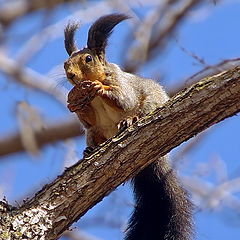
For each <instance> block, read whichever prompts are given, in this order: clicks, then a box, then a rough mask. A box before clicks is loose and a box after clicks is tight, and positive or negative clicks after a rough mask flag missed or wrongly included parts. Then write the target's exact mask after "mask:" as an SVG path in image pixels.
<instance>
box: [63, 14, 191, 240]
mask: <svg viewBox="0 0 240 240" xmlns="http://www.w3.org/2000/svg"><path fill="white" fill-rule="evenodd" d="M128 18H129V17H128V16H126V15H124V14H110V15H106V16H103V17H101V18H99V19H98V20H97V21H96V22H95V23H94V24H93V25H92V26H91V28H90V29H89V32H88V41H87V47H85V48H83V49H82V50H79V49H78V48H77V46H76V43H75V40H74V34H75V32H76V30H77V28H78V24H76V23H69V24H68V25H67V27H66V28H65V48H66V51H67V53H68V54H69V56H70V57H69V59H68V60H67V61H66V62H65V63H64V68H65V71H66V76H67V78H68V80H69V81H70V83H71V84H72V85H73V86H74V87H73V89H72V90H71V91H70V92H69V95H68V108H69V110H70V111H71V112H75V113H76V114H77V116H78V118H79V120H80V121H81V123H82V124H83V125H84V127H85V128H86V135H87V146H88V149H89V148H95V147H97V146H98V145H99V144H101V143H103V142H104V141H106V140H107V139H109V138H111V137H113V136H114V135H115V134H117V133H118V131H119V129H124V128H126V127H128V126H129V125H131V124H133V123H134V122H135V121H137V120H138V119H139V118H141V117H143V116H146V115H147V114H148V113H150V112H152V111H153V110H155V109H156V108H158V107H160V106H162V105H163V104H164V103H165V102H166V101H167V100H168V96H167V94H166V93H165V91H164V90H163V88H162V87H161V86H160V85H159V84H158V83H156V82H154V81H153V80H151V79H145V78H142V77H139V76H136V75H133V74H130V73H126V72H124V71H122V70H121V69H120V68H119V67H118V66H117V65H116V64H113V63H109V62H107V60H106V58H105V48H106V46H107V40H108V38H109V36H110V35H111V33H112V31H113V28H114V27H115V26H116V25H117V24H118V23H120V22H121V21H123V20H126V19H128ZM132 182H133V188H134V195H135V200H136V204H135V209H134V212H133V214H132V216H131V219H130V221H129V226H128V228H127V232H126V237H125V239H126V240H190V239H191V236H192V205H191V203H190V201H189V199H188V196H187V194H186V192H185V190H184V189H183V188H182V187H181V186H180V184H179V183H178V180H177V178H176V176H175V173H174V171H173V170H172V169H171V168H170V166H169V164H168V160H167V157H166V156H165V157H163V158H162V159H161V161H159V162H154V163H152V164H150V165H149V166H148V167H146V168H145V169H144V170H142V171H141V172H140V173H139V174H137V176H135V177H134V178H133V179H132Z"/></svg>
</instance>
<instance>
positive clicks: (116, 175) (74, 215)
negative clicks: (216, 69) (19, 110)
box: [0, 67, 240, 240]
mask: <svg viewBox="0 0 240 240" xmlns="http://www.w3.org/2000/svg"><path fill="white" fill-rule="evenodd" d="M239 96H240V67H237V68H234V69H232V70H229V71H226V72H223V73H221V74H219V75H216V76H213V77H210V78H206V79H204V80H202V81H200V82H199V83H197V84H195V85H193V86H191V87H190V88H188V89H186V90H185V91H182V92H180V93H179V94H178V95H176V96H175V97H174V98H172V99H170V100H169V101H168V102H167V103H166V104H165V105H164V106H162V107H161V108H159V109H157V110H156V111H155V112H153V113H152V114H150V115H149V116H147V117H145V118H143V119H140V121H138V122H136V123H135V124H134V125H132V126H131V127H130V128H128V129H126V130H125V131H124V132H122V133H120V134H118V135H117V136H115V137H113V138H112V139H109V140H108V141H106V142H105V143H104V144H102V146H101V148H100V149H98V150H96V151H95V152H94V153H93V154H92V155H91V156H90V157H89V158H85V159H83V160H82V161H79V162H78V163H76V164H75V165H73V166H72V167H71V168H69V169H67V170H66V171H65V172H64V173H63V174H62V175H61V176H59V177H58V178H57V179H56V180H55V181H54V182H52V183H51V184H48V185H46V186H45V187H44V188H43V189H42V190H41V191H39V192H38V193H37V194H36V195H35V196H34V197H33V198H32V199H30V200H28V201H26V202H25V203H24V204H23V206H22V207H20V208H17V209H13V208H11V206H9V205H8V204H6V203H3V202H0V221H1V222H2V223H4V224H3V226H2V229H0V237H1V236H3V234H6V233H7V234H8V236H9V238H10V239H11V238H12V239H13V238H14V239H16V240H17V239H23V238H25V236H27V237H28V238H30V239H41V240H46V239H48V240H55V239H57V238H59V237H60V235H61V234H62V233H63V232H64V231H65V230H66V229H67V228H68V227H69V226H70V225H71V224H72V223H73V222H75V221H77V220H78V219H79V218H80V217H81V216H83V215H84V214H85V213H86V212H87V211H88V210H89V209H90V208H91V207H92V206H94V205H95V204H96V203H97V202H99V201H100V200H101V199H102V198H103V197H104V196H106V195H107V194H108V193H109V192H111V191H112V190H113V189H115V188H116V187H117V186H118V185H119V184H121V183H123V182H124V181H126V180H128V179H129V178H131V177H133V176H134V175H136V174H137V173H138V172H139V171H141V170H142V169H144V168H145V167H146V166H147V165H148V164H150V163H152V162H154V161H158V160H160V159H161V158H160V157H161V156H164V155H165V154H167V153H168V152H169V151H171V150H172V149H173V148H175V147H176V146H178V145H179V144H181V143H182V142H184V141H186V140H188V139H190V138H191V137H193V136H195V135H196V134H198V133H200V132H201V131H203V130H205V129H207V128H208V127H210V126H212V125H213V124H216V123H218V122H219V121H222V120H223V119H225V118H227V117H230V116H233V115H235V114H236V113H238V112H239V111H240V102H239ZM161 166H162V165H161V164H159V167H161ZM19 232H20V233H21V234H19ZM17 234H18V235H17Z"/></svg>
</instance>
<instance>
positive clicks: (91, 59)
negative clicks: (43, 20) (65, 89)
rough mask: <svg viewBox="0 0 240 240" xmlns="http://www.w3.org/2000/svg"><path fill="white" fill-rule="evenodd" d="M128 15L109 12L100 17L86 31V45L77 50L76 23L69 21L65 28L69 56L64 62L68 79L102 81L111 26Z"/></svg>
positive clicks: (73, 81) (75, 82) (76, 82)
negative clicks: (75, 38)
mask: <svg viewBox="0 0 240 240" xmlns="http://www.w3.org/2000/svg"><path fill="white" fill-rule="evenodd" d="M128 18H129V17H128V16H127V15H124V14H110V15H106V16H103V17H100V18H99V19H98V20H97V21H96V22H95V23H93V25H92V26H91V27H90V29H89V31H88V40H87V47H86V48H83V49H82V50H78V47H77V45H76V43H75V40H74V35H75V32H76V30H77V29H78V27H79V24H78V23H69V24H68V25H67V27H66V28H65V31H64V33H65V41H64V42H65V48H66V51H67V53H68V55H69V56H70V57H69V59H68V60H67V61H66V62H65V63H64V68H65V71H66V75H67V78H68V80H69V81H70V82H71V83H72V84H73V85H77V84H78V83H79V82H80V81H82V80H90V81H95V80H98V81H103V80H104V79H105V78H106V76H105V68H104V67H105V65H106V59H105V48H106V46H107V40H108V38H109V36H110V35H111V33H112V31H113V28H114V27H115V26H116V25H117V24H118V23H120V22H121V21H123V20H125V19H128Z"/></svg>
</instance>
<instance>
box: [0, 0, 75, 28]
mask: <svg viewBox="0 0 240 240" xmlns="http://www.w3.org/2000/svg"><path fill="white" fill-rule="evenodd" d="M75 1H76V0H41V1H39V0H30V1H29V0H21V1H8V2H7V3H5V4H4V5H3V7H1V8H0V23H2V24H3V25H4V26H8V25H9V24H11V23H12V22H13V21H16V20H17V19H18V18H20V17H22V16H25V15H27V14H30V13H32V12H35V11H38V10H41V9H53V8H54V7H56V6H58V5H60V4H62V3H67V2H75Z"/></svg>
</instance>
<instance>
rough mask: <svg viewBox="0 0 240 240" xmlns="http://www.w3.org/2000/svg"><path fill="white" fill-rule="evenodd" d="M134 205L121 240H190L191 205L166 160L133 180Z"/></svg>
mask: <svg viewBox="0 0 240 240" xmlns="http://www.w3.org/2000/svg"><path fill="white" fill-rule="evenodd" d="M132 182H133V188H134V195H135V200H136V203H135V204H136V206H135V209H134V212H133V214H132V216H131V219H130V221H129V226H128V230H127V234H126V238H125V240H190V239H191V236H192V204H191V203H190V201H189V199H188V196H187V194H186V192H185V190H184V189H183V188H182V187H181V186H180V184H179V182H178V180H177V178H176V176H175V173H174V171H173V170H172V169H170V167H169V165H168V162H167V157H164V158H163V159H161V161H159V162H158V163H152V164H151V165H149V166H148V167H147V168H145V169H144V170H143V171H141V172H140V173H139V174H138V175H137V176H136V177H135V178H134V179H133V180H132Z"/></svg>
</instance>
